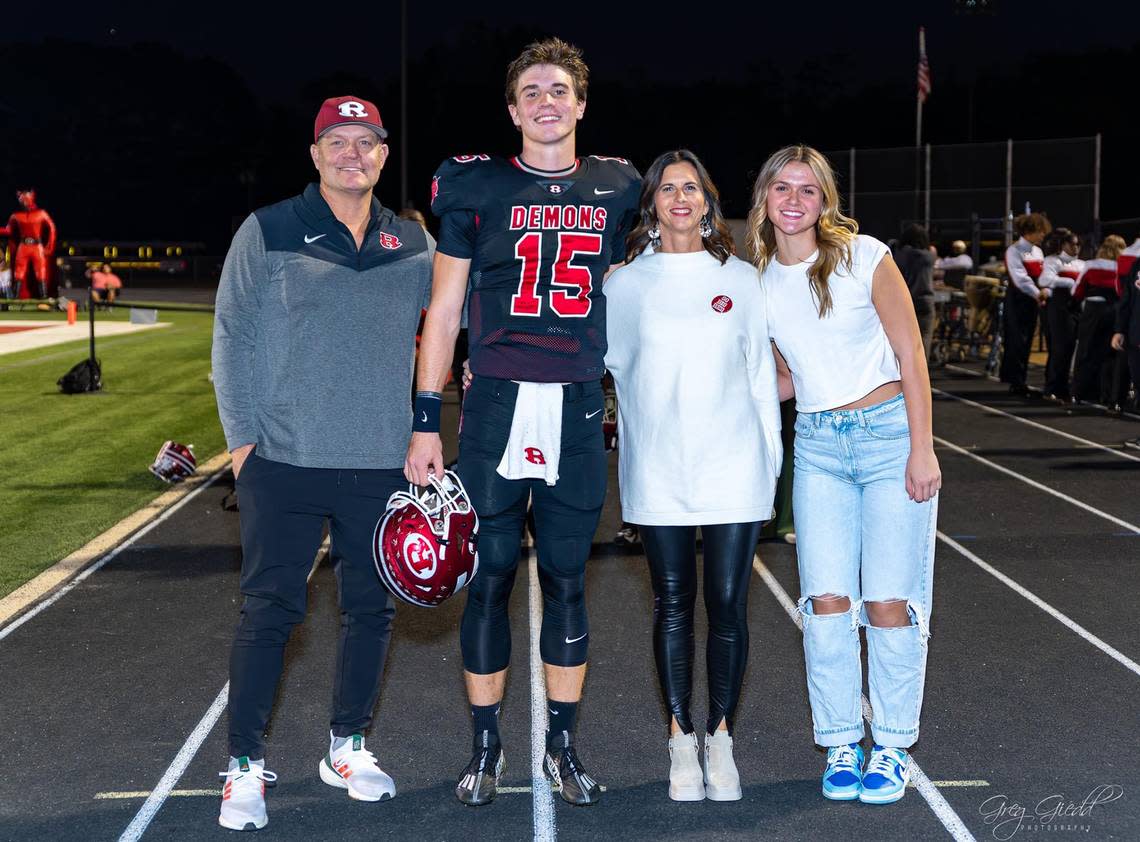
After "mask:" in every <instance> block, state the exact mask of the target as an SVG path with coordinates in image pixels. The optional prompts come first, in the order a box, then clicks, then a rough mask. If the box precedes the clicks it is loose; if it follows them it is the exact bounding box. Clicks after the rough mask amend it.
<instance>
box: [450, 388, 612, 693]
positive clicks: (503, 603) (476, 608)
mask: <svg viewBox="0 0 1140 842" xmlns="http://www.w3.org/2000/svg"><path fill="white" fill-rule="evenodd" d="M562 390H563V391H562V449H561V454H560V458H559V468H558V476H559V479H558V482H556V483H555V484H554V485H547V484H546V482H545V481H543V480H541V479H519V480H510V479H506V478H504V477H502V476H500V475H499V474H498V472H497V471H496V468H497V467H498V465H499V461H500V460H501V459H502V456H503V451H504V449H505V448H506V445H507V439H508V437H509V435H510V429H511V421H512V420H513V418H514V408H515V399H516V398H517V396H518V384H517V383H514V382H512V381H510V380H499V379H495V378H490V377H481V376H477V377H475V379H474V380H473V381H472V382H471V386H470V388H468V390H467V394H466V395H465V396H464V398H463V415H462V427H461V431H460V436H459V463H458V465H457V466H456V472H457V473H458V474H459V478H460V479H461V480H462V481H463V485H464V487H465V488H466V489H467V494H468V497H469V498H470V499H471V504H472V505H473V506H474V507H475V512H476V514H478V515H479V572H478V573H477V574H476V576H475V578H474V579H473V580H472V582H471V584H470V585H468V586H467V604H466V606H465V607H464V609H463V622H462V625H461V627H460V637H459V639H460V648H461V649H462V652H463V667H464V669H466V670H467V671H468V672H471V673H474V674H476V675H489V674H491V673H496V672H500V671H501V670H504V669H506V668H507V665H508V664H509V663H510V657H511V630H510V620H509V619H508V616H507V604H508V602H509V600H510V596H511V590H512V588H513V587H514V581H515V573H516V570H517V568H518V563H519V546H520V542H521V540H522V535H523V529H524V528H525V524H526V517H527V501H528V499H529V500H531V505H532V510H533V513H534V522H535V551H536V554H537V559H538V581H539V585H540V587H541V589H542V605H543V612H542V629H541V632H540V635H539V649H540V652H541V655H542V660H543V662H544V663H547V664H551V665H553V666H559V667H574V666H581V665H582V664H584V663H586V654H587V648H588V644H589V623H588V620H587V616H586V559H588V558H589V556H590V545H591V542H592V541H593V538H594V532H595V530H596V529H597V527H598V518H599V517H600V516H601V512H602V502H603V500H604V499H605V496H606V473H607V471H606V452H605V447H604V445H603V440H602V409H603V403H602V401H603V397H602V385H601V381H600V380H598V381H592V382H588V383H570V384H567V385H565V386H563V387H562ZM561 701H570V700H569V699H563V700H561Z"/></svg>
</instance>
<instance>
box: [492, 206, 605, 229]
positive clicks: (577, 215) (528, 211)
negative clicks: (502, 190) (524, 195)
mask: <svg viewBox="0 0 1140 842" xmlns="http://www.w3.org/2000/svg"><path fill="white" fill-rule="evenodd" d="M575 228H577V229H580V230H583V231H605V230H606V209H605V208H599V207H594V206H593V205H513V206H512V207H511V226H510V230H512V231H522V230H546V231H551V230H558V231H566V230H573V229H575Z"/></svg>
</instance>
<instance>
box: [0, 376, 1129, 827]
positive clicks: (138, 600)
mask: <svg viewBox="0 0 1140 842" xmlns="http://www.w3.org/2000/svg"><path fill="white" fill-rule="evenodd" d="M934 385H935V388H936V390H938V391H937V392H936V395H935V425H934V426H935V434H936V436H937V438H938V441H939V445H938V453H939V458H940V460H941V464H942V470H943V474H944V491H943V492H942V497H941V502H940V513H939V531H940V538H939V541H938V548H937V556H936V578H935V589H934V595H935V601H934V611H933V618H932V624H931V630H932V633H933V636H932V638H931V641H930V658H929V672H928V677H927V685H926V700H925V705H924V709H923V720H922V737H921V740H920V742H919V743H918V745H917V746H916V748H915V750H914V757H915V760H916V761H917V763H918V766H919V767H920V769H921V770H922V773H923V774H922V775H920V776H919V777H920V779H921V781H920V782H921V783H922V784H923V785H922V786H921V788H912V789H911V790H910V791H908V794H907V796H906V798H904V799H903V801H902V802H900V803H898V804H895V805H892V806H887V807H871V806H866V805H861V804H858V803H832V802H828V801H825V800H824V799H823V798H822V797H821V796H820V794H819V783H818V775H819V772H820V771H821V769H822V763H823V755H822V754H821V753H820V752H819V751H818V750H816V749H815V748H814V747H813V746H812V742H811V727H810V726H811V722H810V713H809V709H808V705H807V694H806V691H805V686H804V665H803V654H802V648H801V637H800V633H799V631H798V629H797V626H796V624H795V622H794V620H793V618H792V617H791V616H790V615H789V613H788V610H787V608H788V606H789V604H790V603H789V599H790V600H794V599H795V598H796V597H797V596H798V594H799V588H798V581H797V575H796V566H795V548H794V546H791V545H788V544H785V543H783V542H762V543H761V544H760V545H759V546H758V548H757V552H758V555H757V561H756V564H755V565H754V566H755V571H756V574H755V575H754V577H753V582H752V588H751V593H750V601H749V617H750V627H751V651H750V657H749V665H748V673H747V675H746V678H745V687H744V695H743V698H742V700H741V704H740V709H739V713H738V723H737V726H736V752H735V753H736V759H737V764H738V766H739V768H740V772H741V777H742V782H743V787H744V797H743V799H742V800H741V801H739V802H735V803H712V802H704V803H698V804H676V803H673V802H671V801H669V800H668V798H667V795H666V788H667V777H668V753H667V749H666V736H667V735H666V728H665V722H666V718H665V713H664V709H663V707H662V703H661V701H660V696H659V692H658V689H657V683H656V677H655V674H654V670H653V661H652V650H651V592H650V587H649V581H648V577H647V574H646V569H645V560H644V558H643V557H642V556H641V555H640V554H639V549H634V550H632V551H623V550H619V549H617V548H615V547H613V546H612V545H611V544H610V538H611V537H612V535H613V533H614V532H615V530H616V528H617V526H618V524H619V514H618V506H617V488H616V480H615V479H614V477H613V476H612V475H611V486H610V493H609V497H608V499H607V504H606V510H605V513H604V515H603V519H602V523H601V525H600V527H599V530H598V535H597V537H596V539H595V541H596V543H595V547H594V553H593V556H592V559H591V561H590V565H589V568H588V571H589V572H588V594H589V610H590V621H591V646H590V656H591V659H590V674H589V677H588V680H587V685H586V695H585V698H584V700H583V704H582V707H581V714H580V719H579V722H580V726H579V731H578V744H579V747H580V754H581V756H582V758H583V760H584V761H585V763H586V765H587V768H588V769H589V770H590V771H591V772H592V773H593V774H595V775H596V777H598V778H599V779H600V780H601V781H602V782H603V783H604V784H605V785H606V786H607V790H608V791H607V793H606V795H605V796H604V798H603V800H602V802H601V803H600V804H598V805H597V806H595V807H591V808H577V809H576V808H572V807H570V806H568V805H565V804H563V803H562V802H561V801H560V800H559V799H558V798H557V796H556V795H555V796H554V798H553V799H551V797H550V793H549V790H548V788H546V787H542V786H539V787H538V788H534V787H533V786H532V784H533V783H534V778H533V775H532V733H536V732H540V731H541V728H542V727H543V723H542V721H541V720H540V719H539V720H536V719H535V718H534V714H532V710H534V711H535V712H536V713H537V714H538V715H541V713H542V711H543V707H544V706H542V705H541V704H536V705H534V706H533V708H532V698H533V699H534V700H536V701H537V702H541V698H542V688H541V687H540V686H537V685H536V683H535V682H536V678H535V675H536V673H535V671H534V670H533V669H532V658H531V654H532V653H531V633H532V628H533V623H534V622H535V619H536V617H535V612H534V608H533V606H532V597H533V594H532V593H531V588H532V585H533V581H532V576H531V574H530V572H529V562H528V560H527V559H526V557H525V555H524V560H523V562H522V567H521V570H520V575H519V577H518V581H517V584H516V587H515V593H514V598H513V601H512V607H511V619H512V630H513V652H514V655H513V662H512V663H513V667H512V671H511V674H510V678H509V683H508V689H507V697H506V702H505V706H504V712H503V716H502V732H503V739H504V744H505V747H506V753H507V761H508V768H507V772H506V775H505V777H504V780H503V782H502V785H503V786H504V787H507V788H509V789H508V791H506V792H504V793H503V794H502V795H500V797H499V798H498V800H496V801H495V803H493V804H492V805H490V806H488V807H484V808H479V809H472V808H467V807H463V806H462V805H461V804H459V803H458V802H457V801H456V800H455V798H454V796H453V794H452V790H453V787H454V784H455V779H456V777H457V775H458V773H459V771H460V770H461V768H462V767H463V765H464V764H465V762H466V760H467V757H468V753H469V744H470V731H469V725H468V713H467V705H466V701H465V699H464V695H463V686H462V678H461V666H460V661H459V647H458V640H457V627H458V622H459V617H460V613H461V609H462V597H460V598H459V599H456V600H454V601H452V602H451V603H450V604H446V605H444V606H443V607H441V608H440V609H437V610H434V611H430V610H425V609H414V608H411V607H410V606H403V605H401V606H400V608H399V610H398V614H397V619H396V626H395V632H394V639H393V645H392V648H391V653H390V656H389V660H388V669H387V672H386V677H385V681H384V688H383V692H382V695H381V700H380V703H379V706H378V708H377V711H376V721H375V724H374V726H373V729H372V731H371V733H370V735H369V737H368V747H369V748H370V749H371V750H372V751H374V752H375V753H376V754H377V756H378V758H379V760H380V763H381V765H382V766H383V767H384V768H385V769H386V770H387V771H388V772H390V773H391V774H392V775H393V777H394V778H395V779H396V782H397V787H398V796H397V798H395V799H394V800H392V801H389V802H384V803H381V804H364V803H358V802H354V801H350V800H349V799H348V798H347V796H346V795H345V794H344V793H343V792H342V791H340V790H334V789H332V788H330V787H328V786H326V785H325V784H323V783H321V782H320V780H319V778H318V777H317V763H318V760H319V759H320V757H321V755H322V753H323V752H324V751H325V750H326V748H327V710H328V704H329V685H330V681H331V675H332V670H333V663H332V661H333V651H334V646H335V638H336V632H337V626H338V616H337V610H336V582H335V578H334V576H333V573H332V571H331V570H330V569H329V567H328V564H327V562H324V563H322V564H321V566H319V567H318V568H317V569H316V571H315V573H314V575H313V577H312V581H311V588H310V611H309V617H308V620H307V622H306V623H305V625H304V626H302V627H300V628H299V629H298V630H297V631H296V632H295V634H294V637H293V639H292V642H291V644H290V649H289V653H288V665H287V669H286V673H285V677H284V680H283V682H282V686H281V690H280V694H279V697H278V702H277V707H276V711H275V715H274V719H273V722H272V725H271V730H270V733H269V746H270V749H269V758H268V768H270V769H272V770H274V771H276V772H277V773H278V775H279V776H280V777H279V782H278V784H277V786H276V787H275V788H274V789H272V790H270V794H269V811H270V823H269V826H268V827H267V828H266V829H265V830H264V831H262V832H261V837H263V838H265V839H280V840H311V839H416V840H418V839H432V840H434V839H439V840H470V839H483V838H486V839H519V840H522V839H532V838H533V839H563V840H579V839H581V840H586V839H591V840H593V839H610V838H613V839H632V840H661V839H710V840H713V839H717V840H719V839H752V838H756V837H760V836H763V837H765V838H772V839H832V838H850V839H857V838H858V839H882V840H895V839H897V840H911V839H942V838H959V839H970V838H975V839H979V840H982V839H1026V838H1028V839H1041V838H1045V839H1048V840H1050V842H1053V840H1064V839H1070V838H1081V839H1125V840H1126V839H1138V838H1140V783H1137V781H1138V780H1140V753H1138V751H1137V733H1138V726H1140V665H1138V664H1137V662H1138V661H1140V624H1138V623H1136V622H1135V610H1134V606H1133V603H1134V600H1135V594H1136V592H1137V591H1136V583H1137V573H1138V566H1140V496H1138V489H1140V485H1138V483H1137V480H1138V478H1140V451H1128V450H1123V449H1122V448H1121V446H1120V445H1121V442H1122V441H1123V440H1124V439H1126V438H1132V437H1134V436H1136V435H1137V433H1138V431H1140V424H1138V423H1137V422H1135V421H1132V420H1129V419H1119V418H1110V417H1107V416H1105V415H1104V414H1103V413H1102V412H1101V411H1099V410H1097V409H1095V408H1094V409H1081V410H1077V411H1073V410H1068V409H1066V408H1063V407H1059V406H1057V405H1055V404H1051V403H1047V402H1040V401H1039V402H1035V403H1032V402H1028V401H1025V400H1022V399H1016V398H1010V397H1008V396H1007V395H1006V394H1005V390H1004V387H1002V386H1000V385H999V384H996V383H993V382H991V381H989V380H987V379H986V378H984V377H981V376H979V375H978V374H977V373H976V372H970V371H968V370H966V369H953V370H949V369H947V370H943V371H941V372H939V373H937V375H936V377H935V382H934ZM951 396H952V397H951ZM451 401H452V402H451V403H450V404H448V406H447V407H446V408H445V411H446V412H448V413H449V416H445V419H446V418H447V417H450V418H451V419H452V420H454V416H455V411H456V408H455V404H454V396H451ZM967 401H968V402H967ZM987 407H988V408H989V410H990V411H987V409H986V408H987ZM994 410H996V411H994ZM1017 418H1021V419H1029V420H1031V421H1032V422H1033V423H1032V424H1029V423H1024V422H1023V421H1019V420H1016V419H1017ZM1062 434H1064V435H1062ZM231 487H232V481H231V478H230V477H229V475H228V474H226V475H223V476H221V477H219V479H218V481H216V482H215V483H213V484H212V485H210V486H209V487H207V488H206V489H205V490H204V491H202V492H200V493H198V494H197V495H195V496H194V497H193V499H191V500H189V501H188V502H187V503H186V504H185V505H184V506H182V508H180V509H179V510H178V511H177V512H175V513H174V514H172V515H171V516H170V517H169V518H168V519H167V520H165V521H164V522H163V523H162V524H160V525H159V526H158V527H156V528H155V529H153V530H152V531H150V532H149V533H147V534H146V535H145V536H143V537H142V538H140V539H139V540H138V541H136V542H135V543H133V544H131V545H130V546H129V547H127V548H126V549H124V550H123V551H122V552H121V553H120V554H119V555H118V556H117V557H116V558H114V559H113V560H112V561H111V562H110V563H108V564H107V565H106V566H104V567H103V568H101V569H99V570H98V571H97V572H95V573H94V574H92V575H91V576H89V577H88V578H87V579H85V580H84V581H83V582H82V583H80V584H79V585H78V586H77V587H76V588H75V589H74V590H72V591H71V592H69V593H68V594H66V595H65V596H63V597H62V598H61V599H59V601H58V602H56V603H54V604H53V605H51V606H50V607H49V608H47V609H45V610H44V611H42V612H41V613H39V614H37V615H36V616H34V617H32V618H31V619H30V620H27V621H26V622H23V623H22V624H21V625H19V626H17V627H11V626H9V627H6V628H0V676H2V677H3V678H2V680H0V716H2V718H3V723H4V727H3V733H2V735H0V771H2V774H0V839H3V840H30V839H52V840H72V839H74V840H103V839H106V840H115V839H120V838H127V839H134V838H146V839H162V840H167V839H171V840H173V839H179V840H181V839H186V840H197V839H223V838H228V837H231V836H232V833H231V832H229V831H225V830H222V829H220V828H219V827H218V826H217V824H216V821H217V810H218V796H217V794H216V793H217V792H218V791H219V786H220V779H219V778H218V777H217V773H218V772H219V771H220V770H222V769H223V768H224V766H225V757H226V745H225V715H224V712H223V713H222V715H221V717H220V719H218V718H217V713H218V711H219V710H221V706H222V703H223V702H224V695H222V694H223V691H224V687H225V685H226V679H227V675H226V670H227V663H226V662H227V654H228V647H229V642H230V637H231V634H232V632H233V628H234V625H235V623H236V620H237V615H238V609H239V597H238V588H237V580H238V571H239V567H240V550H239V548H238V516H237V515H235V514H233V513H229V512H225V511H223V510H222V508H221V506H220V502H221V499H222V497H223V496H224V495H225V494H226V493H227V491H229V490H230V488H231ZM1082 504H1083V506H1082ZM698 606H700V603H699V602H698ZM701 613H702V612H701V610H700V609H699V608H698V616H699V615H700V614H701ZM704 637H705V631H704V626H703V622H699V625H698V646H697V686H696V688H695V693H694V701H695V706H694V719H695V720H696V721H698V722H699V721H702V720H703V716H704V711H705V702H704V684H703V679H702V678H701V672H702V670H703V663H704V657H703V646H702V645H700V642H701V641H703V640H704ZM931 782H933V783H931ZM152 793H153V794H152ZM167 793H169V795H167ZM1043 833H1048V834H1049V835H1048V836H1046V837H1041V836H1040V834H1043Z"/></svg>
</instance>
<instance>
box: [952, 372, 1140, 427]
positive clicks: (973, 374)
mask: <svg viewBox="0 0 1140 842" xmlns="http://www.w3.org/2000/svg"><path fill="white" fill-rule="evenodd" d="M944 368H947V369H949V370H950V371H957V372H961V373H962V374H968V375H970V376H971V377H983V378H985V379H986V380H989V381H991V382H993V383H1000V382H1001V380H1000V379H998V378H997V377H995V376H994V375H992V374H986V373H985V372H984V371H974V370H973V369H972V368H962V367H961V366H958V365H953V364H947V365H946V366H944ZM1083 405H1084V406H1094V407H1096V408H1097V409H1103V410H1105V411H1107V410H1108V407H1107V406H1105V405H1104V404H1102V403H1091V402H1089V401H1085V402H1084V403H1083ZM1120 414H1121V415H1123V416H1124V417H1125V418H1133V419H1135V420H1137V421H1140V415H1137V414H1136V413H1134V412H1122V413H1120Z"/></svg>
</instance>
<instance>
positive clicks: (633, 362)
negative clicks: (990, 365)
mask: <svg viewBox="0 0 1140 842" xmlns="http://www.w3.org/2000/svg"><path fill="white" fill-rule="evenodd" d="M640 213H641V218H640V221H639V224H638V225H637V227H636V228H635V229H634V230H633V232H632V233H631V234H630V236H629V239H628V255H629V256H628V258H627V260H628V261H631V262H628V263H627V265H626V266H623V267H622V268H620V269H618V270H617V271H616V272H614V274H613V275H612V276H611V277H610V278H609V280H608V281H607V282H606V287H605V292H606V308H607V311H606V320H607V329H606V333H607V338H608V342H609V350H608V352H607V353H606V367H607V368H608V369H609V370H610V372H611V373H612V374H613V378H614V383H615V386H616V388H617V397H618V437H619V440H620V441H621V447H620V448H619V450H618V453H619V461H618V477H619V482H620V485H621V505H622V513H623V517H624V518H625V519H626V520H627V521H629V522H631V523H635V524H637V525H638V526H639V527H640V532H641V538H642V542H643V543H644V546H645V554H646V558H647V559H648V561H649V569H650V576H651V579H652V583H653V596H654V607H653V618H654V622H653V646H654V654H655V658H656V662H657V672H658V677H659V678H660V681H661V689H662V693H663V695H664V697H665V704H666V706H667V707H668V708H669V711H670V713H671V714H672V718H671V723H670V733H671V739H670V740H669V751H670V756H671V766H670V772H669V797H670V798H672V799H674V800H677V801H698V800H701V799H702V798H705V797H708V798H709V799H711V800H717V801H729V800H736V799H739V798H740V797H741V789H740V776H739V774H738V773H737V770H736V766H735V763H734V760H733V756H732V736H731V734H732V727H733V715H734V713H735V709H736V703H737V699H738V697H739V694H740V686H741V682H742V679H743V675H744V667H745V664H746V662H747V659H748V625H747V603H746V601H747V597H748V582H749V578H750V574H751V570H752V559H753V552H754V549H755V546H756V540H757V537H758V536H759V532H760V527H761V525H762V522H763V521H765V520H768V519H770V518H771V516H772V501H773V497H774V494H775V488H776V480H777V478H778V476H779V473H780V460H781V456H782V447H781V443H780V401H779V396H778V394H777V383H776V368H775V362H774V358H773V355H772V349H771V343H770V341H769V338H768V330H767V317H766V315H765V311H764V301H763V298H762V296H761V294H760V285H759V282H758V278H757V274H756V270H755V269H754V268H753V267H752V266H750V265H749V264H748V263H745V262H744V261H742V260H739V259H737V258H736V257H735V256H734V252H735V246H734V244H733V241H732V235H731V233H730V231H729V229H728V226H727V225H726V224H725V222H724V218H723V216H722V214H721V210H720V201H719V194H718V193H717V189H716V187H715V186H714V185H713V183H712V181H711V179H710V178H709V176H708V173H707V172H706V171H705V168H704V166H703V165H702V164H701V162H700V161H699V160H698V159H697V157H696V156H695V155H693V153H691V152H689V151H687V150H679V151H675V152H668V153H666V154H664V155H662V156H660V157H659V158H658V159H657V160H656V161H654V162H653V164H652V165H651V166H650V167H649V170H648V171H647V172H646V174H645V179H644V182H643V185H642V192H641V208H640ZM697 527H700V529H701V536H702V539H703V546H704V552H703V555H704V601H705V608H706V610H707V612H708V621H709V639H708V645H707V649H706V658H707V667H708V685H709V708H708V715H707V724H706V728H705V743H704V749H705V750H704V761H705V768H704V773H703V776H702V772H701V767H700V761H699V757H698V750H697V736H696V734H695V733H694V726H693V723H692V720H691V717H690V710H689V703H690V695H691V688H692V672H693V649H694V639H693V613H694V604H695V601H696V595H697V574H696V563H697V559H696V533H697Z"/></svg>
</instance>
